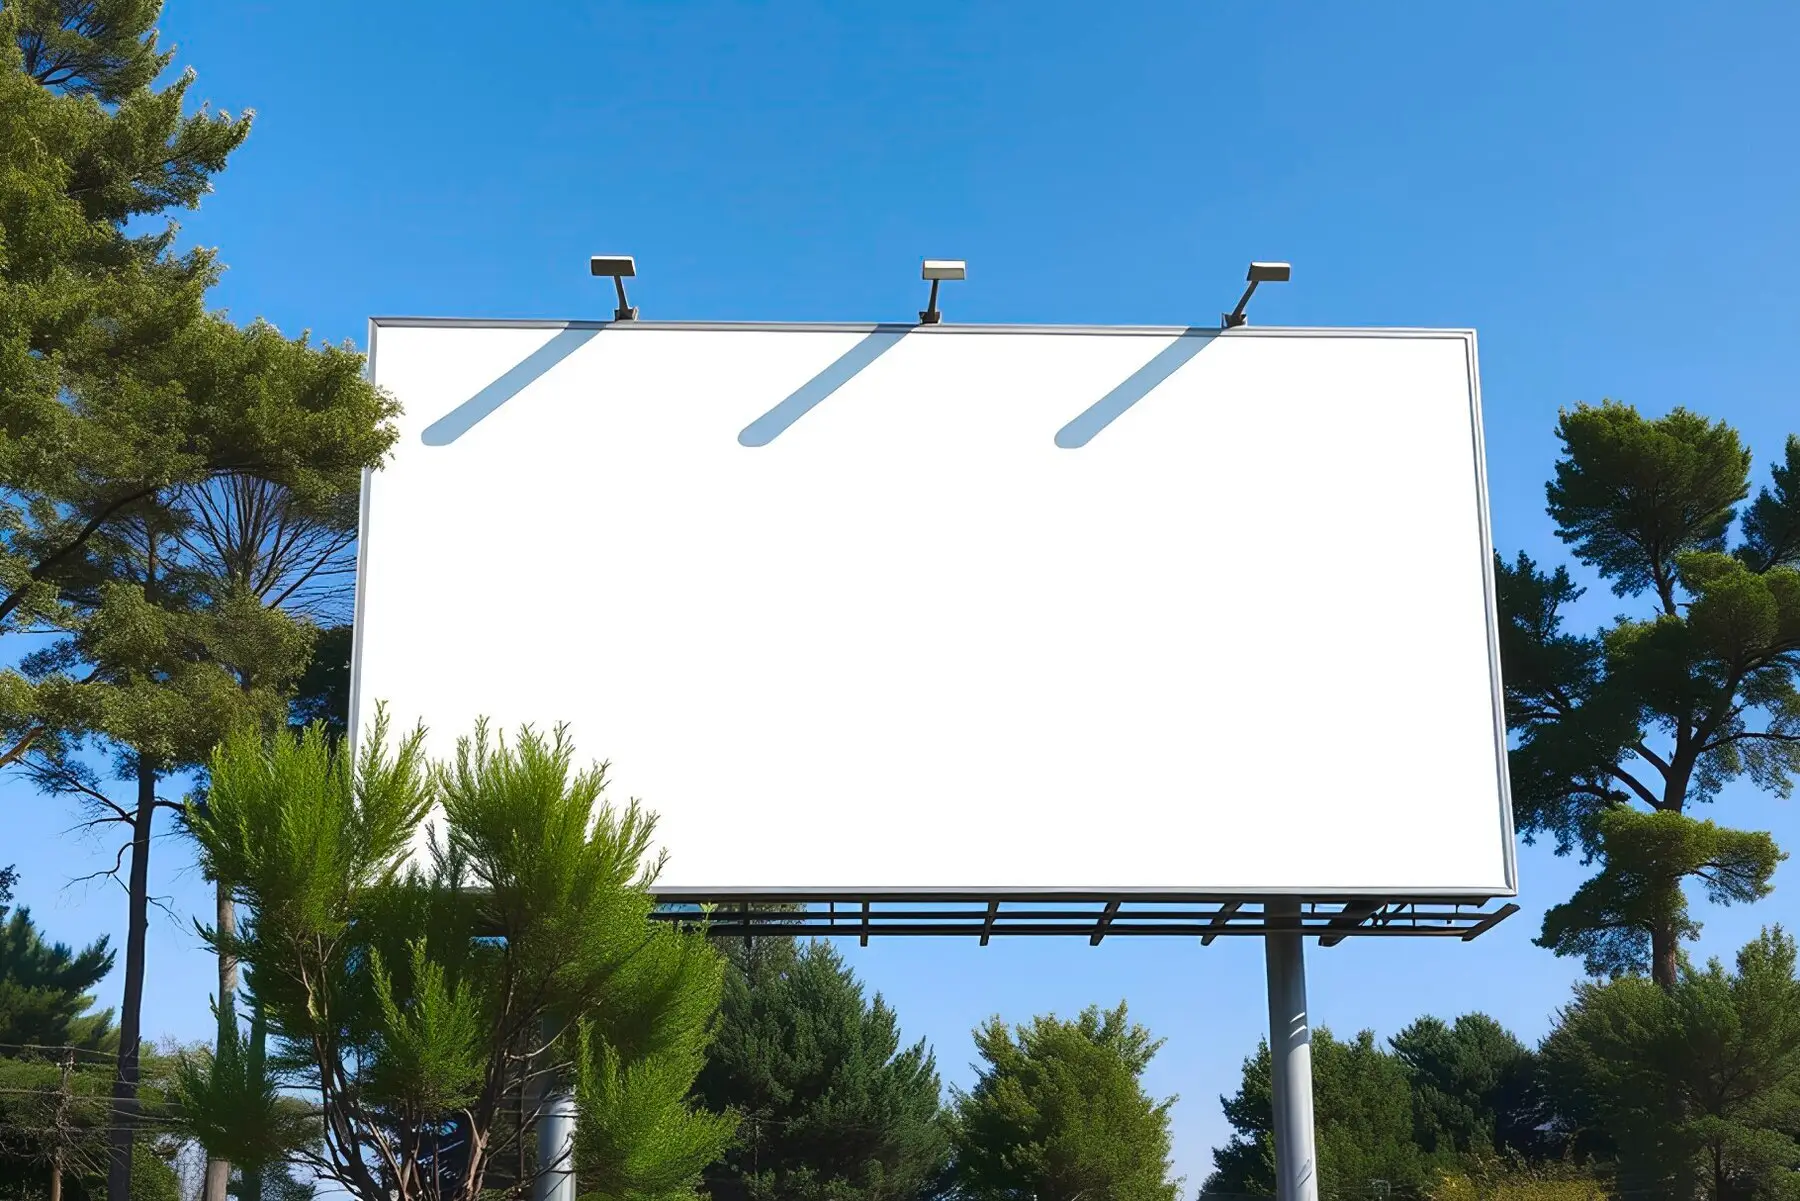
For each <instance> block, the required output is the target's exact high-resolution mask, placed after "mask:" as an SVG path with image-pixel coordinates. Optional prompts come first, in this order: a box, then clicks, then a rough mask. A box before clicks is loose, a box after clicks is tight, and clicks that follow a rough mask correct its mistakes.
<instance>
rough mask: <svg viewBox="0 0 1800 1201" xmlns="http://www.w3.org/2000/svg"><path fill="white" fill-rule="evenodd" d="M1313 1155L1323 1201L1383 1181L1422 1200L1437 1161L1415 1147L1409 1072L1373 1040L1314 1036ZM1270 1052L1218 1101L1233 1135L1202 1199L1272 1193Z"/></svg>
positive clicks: (1220, 1151)
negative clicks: (1213, 1195) (1233, 1090)
mask: <svg viewBox="0 0 1800 1201" xmlns="http://www.w3.org/2000/svg"><path fill="white" fill-rule="evenodd" d="M1312 1064H1313V1125H1314V1150H1315V1154H1316V1156H1317V1160H1318V1170H1319V1195H1320V1196H1321V1197H1333V1196H1349V1195H1358V1194H1360V1193H1361V1191H1362V1190H1364V1189H1366V1188H1367V1187H1368V1186H1369V1184H1370V1182H1371V1181H1385V1182H1386V1184H1387V1186H1388V1188H1389V1189H1391V1190H1392V1191H1393V1192H1394V1193H1395V1194H1396V1195H1399V1196H1406V1195H1413V1196H1417V1195H1419V1192H1420V1190H1422V1189H1424V1187H1425V1186H1426V1185H1427V1183H1428V1182H1429V1181H1430V1180H1431V1178H1432V1177H1433V1175H1434V1169H1435V1168H1436V1166H1437V1161H1436V1159H1435V1158H1434V1157H1433V1156H1430V1155H1427V1154H1426V1153H1425V1152H1424V1151H1423V1150H1421V1149H1420V1147H1419V1145H1418V1144H1417V1143H1416V1142H1414V1141H1413V1129H1414V1126H1413V1122H1414V1118H1413V1102H1412V1096H1411V1089H1410V1086H1409V1081H1408V1079H1407V1070H1406V1065H1405V1064H1404V1063H1403V1062H1402V1060H1401V1059H1400V1058H1399V1057H1397V1056H1394V1055H1389V1054H1387V1053H1385V1052H1384V1051H1382V1049H1381V1048H1380V1046H1378V1045H1377V1044H1376V1042H1375V1036H1374V1034H1373V1033H1372V1032H1370V1031H1367V1030H1364V1031H1363V1032H1362V1033H1360V1034H1358V1035H1357V1036H1356V1038H1355V1039H1354V1040H1353V1041H1351V1042H1342V1041H1340V1040H1338V1039H1336V1038H1333V1037H1332V1035H1331V1031H1329V1030H1326V1029H1324V1028H1323V1027H1321V1028H1319V1029H1316V1030H1314V1031H1313V1032H1312ZM1269 1067H1270V1065H1269V1046H1268V1044H1267V1043H1266V1042H1265V1043H1263V1044H1261V1045H1260V1046H1259V1047H1258V1048H1257V1051H1256V1054H1255V1055H1254V1056H1252V1057H1251V1058H1249V1059H1246V1060H1245V1061H1244V1076H1243V1083H1242V1084H1241V1085H1240V1086H1239V1088H1238V1091H1237V1095H1236V1096H1233V1097H1230V1098H1224V1097H1221V1098H1220V1104H1221V1105H1223V1106H1224V1108H1225V1118H1226V1120H1227V1121H1228V1122H1230V1123H1231V1125H1232V1128H1233V1129H1234V1130H1235V1131H1236V1132H1237V1133H1235V1134H1234V1135H1232V1137H1231V1141H1230V1142H1228V1143H1227V1144H1226V1145H1225V1146H1223V1147H1219V1148H1216V1149H1215V1150H1214V1151H1213V1166H1214V1171H1213V1174H1212V1175H1211V1176H1210V1177H1208V1178H1207V1181H1206V1186H1205V1188H1204V1189H1202V1195H1203V1196H1204V1195H1206V1194H1209V1193H1225V1194H1231V1193H1248V1194H1253V1195H1261V1196H1273V1195H1274V1192H1275V1138H1274V1094H1273V1092H1272V1089H1271V1082H1270V1078H1269Z"/></svg>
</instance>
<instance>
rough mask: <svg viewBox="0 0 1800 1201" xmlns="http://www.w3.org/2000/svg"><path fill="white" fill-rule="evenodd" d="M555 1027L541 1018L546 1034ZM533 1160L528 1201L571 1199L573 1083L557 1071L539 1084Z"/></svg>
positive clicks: (573, 1164)
mask: <svg viewBox="0 0 1800 1201" xmlns="http://www.w3.org/2000/svg"><path fill="white" fill-rule="evenodd" d="M556 1029H557V1026H556V1024H555V1023H554V1022H552V1021H550V1020H548V1019H546V1020H545V1022H544V1033H545V1034H546V1035H551V1034H554V1033H555V1032H556ZM550 1054H551V1055H554V1052H551V1053H550ZM537 1162H538V1174H537V1175H536V1176H535V1177H533V1178H532V1181H531V1201H575V1086H574V1083H573V1082H572V1081H569V1080H565V1079H562V1078H561V1076H560V1075H558V1074H552V1075H545V1076H544V1077H543V1078H542V1083H541V1084H540V1085H539V1093H538V1128H537Z"/></svg>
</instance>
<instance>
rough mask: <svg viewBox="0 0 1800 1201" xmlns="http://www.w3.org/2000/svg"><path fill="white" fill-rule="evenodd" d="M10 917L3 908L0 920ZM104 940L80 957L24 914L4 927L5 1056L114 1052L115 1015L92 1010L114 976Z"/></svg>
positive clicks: (0, 1031)
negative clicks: (48, 938)
mask: <svg viewBox="0 0 1800 1201" xmlns="http://www.w3.org/2000/svg"><path fill="white" fill-rule="evenodd" d="M5 916H6V912H5V910H4V909H0V917H5ZM106 943H107V940H106V938H105V937H101V938H98V939H96V940H95V941H94V942H93V943H91V944H90V945H88V946H87V947H85V948H83V949H82V950H81V951H79V952H77V951H75V950H72V949H71V948H69V947H68V946H65V945H64V944H62V943H60V942H59V943H47V942H45V941H44V939H43V936H42V935H41V934H40V933H39V932H38V928H37V926H36V925H35V924H34V923H33V922H32V920H31V911H30V910H28V909H20V910H17V911H16V912H14V913H13V915H12V916H11V918H9V919H7V921H6V922H5V923H4V924H3V925H0V1054H4V1053H5V1052H6V1051H8V1050H16V1049H24V1048H55V1049H58V1050H60V1049H62V1048H75V1049H77V1050H82V1051H103V1052H110V1051H112V1050H113V1049H114V1048H115V1047H116V1046H117V1045H118V1037H119V1036H118V1031H117V1030H115V1029H114V1028H113V1023H112V1010H110V1009H105V1010H100V1011H98V1012H90V1011H92V1010H93V1005H94V996H93V991H92V990H93V989H94V988H95V986H97V985H98V984H99V983H100V981H101V980H102V979H104V978H105V976H106V974H107V973H108V972H110V971H112V966H113V953H112V951H111V950H110V949H109V948H108V947H107V945H106Z"/></svg>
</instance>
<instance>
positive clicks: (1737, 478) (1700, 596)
mask: <svg viewBox="0 0 1800 1201" xmlns="http://www.w3.org/2000/svg"><path fill="white" fill-rule="evenodd" d="M1557 434H1558V436H1559V437H1560V438H1561V440H1562V444H1563V457H1562V458H1561V459H1560V460H1559V461H1558V462H1557V464H1556V473H1555V478H1554V479H1553V480H1551V482H1550V483H1549V485H1548V488H1547V493H1548V497H1549V513H1550V516H1551V518H1552V519H1553V520H1554V521H1555V522H1556V532H1557V536H1558V537H1559V538H1561V539H1562V540H1563V541H1564V542H1565V543H1568V544H1569V545H1570V546H1571V547H1572V549H1573V553H1574V555H1575V558H1576V559H1577V560H1578V561H1580V562H1581V563H1583V564H1585V565H1586V566H1588V567H1591V568H1593V569H1594V570H1595V571H1596V572H1598V573H1599V575H1600V576H1601V578H1603V579H1607V580H1610V581H1611V582H1612V588H1613V592H1614V593H1615V594H1617V595H1619V596H1629V597H1637V596H1646V597H1647V598H1648V599H1649V602H1650V606H1651V610H1650V612H1649V613H1648V614H1647V615H1645V616H1641V617H1621V618H1619V619H1618V620H1617V621H1616V622H1615V623H1614V624H1613V625H1612V626H1610V627H1608V628H1607V629H1605V630H1603V631H1601V632H1600V633H1599V634H1598V635H1595V636H1584V635H1577V634H1570V633H1567V632H1565V631H1564V629H1563V617H1562V609H1563V608H1564V607H1565V606H1566V605H1568V604H1569V603H1570V602H1572V601H1574V600H1575V599H1576V598H1577V597H1578V596H1580V595H1581V593H1582V589H1581V588H1579V587H1577V586H1576V585H1575V583H1574V582H1573V581H1572V579H1571V578H1570V576H1569V573H1568V571H1567V570H1566V569H1565V568H1562V567H1557V568H1556V569H1555V570H1554V571H1550V572H1544V571H1542V570H1540V569H1539V567H1538V566H1537V564H1536V563H1534V562H1533V561H1532V560H1531V559H1530V558H1529V557H1528V556H1526V555H1524V554H1521V555H1520V556H1519V557H1518V559H1517V560H1516V561H1515V562H1513V563H1511V564H1508V563H1506V562H1505V561H1503V560H1497V561H1496V573H1497V584H1498V595H1499V604H1500V613H1501V640H1500V646H1501V657H1502V659H1503V663H1504V672H1503V673H1502V674H1503V675H1504V677H1505V681H1506V709H1507V721H1508V725H1509V727H1510V728H1511V730H1512V731H1513V733H1514V735H1515V736H1516V745H1515V748H1514V750H1513V752H1512V754H1511V756H1510V762H1511V774H1512V785H1513V803H1514V809H1515V813H1516V817H1517V821H1518V826H1519V828H1520V829H1521V830H1522V831H1524V832H1525V835H1526V837H1527V838H1528V839H1530V838H1532V837H1534V836H1538V835H1547V836H1549V837H1551V838H1553V839H1554V840H1555V843H1556V850H1557V853H1558V854H1566V853H1568V852H1569V851H1570V850H1572V849H1574V848H1580V850H1581V851H1582V853H1583V854H1584V855H1585V856H1586V857H1587V859H1588V860H1590V861H1591V860H1594V859H1598V860H1600V861H1601V867H1600V870H1599V872H1598V874H1597V875H1595V876H1594V877H1593V878H1592V879H1591V880H1589V881H1588V882H1587V883H1586V884H1584V885H1582V886H1581V888H1580V889H1579V890H1578V891H1577V892H1576V894H1575V895H1574V897H1572V898H1571V899H1570V900H1569V901H1568V902H1566V903H1564V904H1562V905H1559V906H1556V907H1555V908H1553V909H1552V910H1550V912H1549V913H1548V914H1546V916H1545V918H1544V928H1543V933H1542V936H1541V938H1540V939H1539V942H1540V944H1541V945H1543V946H1547V947H1550V948H1551V949H1553V950H1555V951H1556V952H1557V954H1559V955H1580V956H1581V957H1582V958H1583V960H1584V962H1585V963H1586V965H1587V967H1588V970H1589V971H1591V972H1594V973H1596V974H1602V973H1606V974H1618V973H1622V972H1627V971H1637V970H1642V969H1643V968H1645V967H1648V968H1649V970H1650V973H1651V976H1652V978H1653V979H1654V980H1655V981H1656V982H1657V983H1658V984H1659V985H1661V986H1662V987H1664V988H1673V987H1675V984H1676V978H1677V965H1678V959H1679V956H1678V947H1679V944H1680V942H1681V940H1682V939H1691V938H1694V937H1696V936H1697V934H1698V931H1699V925H1698V924H1697V923H1696V922H1695V921H1694V920H1693V919H1692V917H1691V916H1690V914H1689V911H1688V900H1687V895H1686V892H1685V891H1684V886H1685V885H1686V883H1687V882H1688V881H1696V882H1698V883H1699V885H1700V886H1701V887H1702V888H1703V889H1704V891H1705V893H1706V895H1707V897H1708V899H1709V900H1711V901H1713V902H1714V903H1716V904H1730V903H1733V902H1741V901H1753V900H1756V899H1758V898H1760V897H1762V896H1764V895H1766V894H1767V893H1768V891H1769V887H1770V884H1769V880H1770V877H1771V875H1772V874H1773V872H1774V869H1775V865H1776V863H1777V862H1778V861H1779V860H1780V859H1781V857H1782V856H1781V852H1780V851H1779V850H1778V849H1777V848H1776V846H1775V843H1774V840H1773V839H1772V838H1770V836H1769V835H1767V834H1765V833H1755V832H1747V831H1740V830H1731V829H1726V828H1724V827H1721V826H1717V825H1714V824H1713V823H1711V822H1703V821H1699V820H1697V819H1695V818H1694V817H1692V816H1691V815H1690V814H1689V813H1688V809H1689V807H1690V806H1691V805H1693V804H1696V803H1700V802H1706V801H1711V800H1712V799H1714V797H1716V796H1717V795H1718V793H1719V791H1720V789H1721V788H1722V787H1723V786H1724V785H1725V784H1726V783H1728V782H1730V781H1732V780H1735V779H1738V778H1746V779H1748V780H1749V781H1750V782H1751V783H1752V784H1754V785H1755V786H1756V787H1758V788H1762V789H1765V790H1768V791H1771V792H1774V793H1776V794H1778V795H1781V796H1786V795H1788V794H1789V792H1790V791H1791V789H1792V777H1793V774H1794V772H1795V771H1796V770H1797V769H1800V689H1796V687H1795V680H1796V671H1797V670H1800V569H1797V568H1800V438H1795V437H1790V438H1789V439H1788V441H1787V448H1786V457H1785V461H1784V462H1783V463H1781V464H1779V465H1777V466H1776V467H1775V469H1774V471H1773V475H1772V479H1771V482H1770V484H1769V486H1768V487H1766V488H1764V489H1763V490H1762V491H1761V492H1760V493H1759V494H1758V495H1757V498H1756V500H1755V502H1754V503H1753V504H1751V505H1750V507H1749V508H1748V510H1747V511H1746V512H1745V513H1744V514H1743V520H1742V522H1741V525H1740V529H1739V537H1738V540H1737V543H1736V545H1735V546H1730V545H1728V535H1729V531H1730V528H1731V525H1732V521H1733V519H1734V517H1735V516H1736V515H1737V505H1738V504H1739V503H1740V502H1741V501H1743V500H1744V499H1745V498H1746V497H1747V496H1748V495H1749V492H1750V483H1749V468H1750V454H1749V452H1748V451H1747V450H1745V449H1744V447H1743V446H1742V444H1741V443H1740V441H1739V439H1738V436H1737V433H1736V432H1735V431H1733V430H1732V429H1731V428H1730V427H1729V426H1727V425H1725V424H1724V423H1723V422H1708V421H1707V420H1705V419H1704V418H1702V417H1699V416H1697V415H1695V414H1693V413H1690V412H1688V411H1687V410H1685V409H1676V410H1674V411H1673V412H1671V413H1669V414H1668V415H1667V416H1665V417H1660V418H1657V419H1655V420H1647V419H1645V418H1644V417H1642V416H1640V415H1639V414H1638V412H1637V411H1636V410H1635V409H1633V408H1631V407H1629V406H1626V405H1621V404H1615V403H1612V402H1607V403H1605V404H1603V405H1601V406H1599V407H1593V406H1588V405H1581V406H1578V407H1576V408H1574V409H1572V410H1567V411H1565V412H1564V413H1563V414H1562V418H1561V420H1560V422H1559V424H1558V426H1557Z"/></svg>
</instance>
